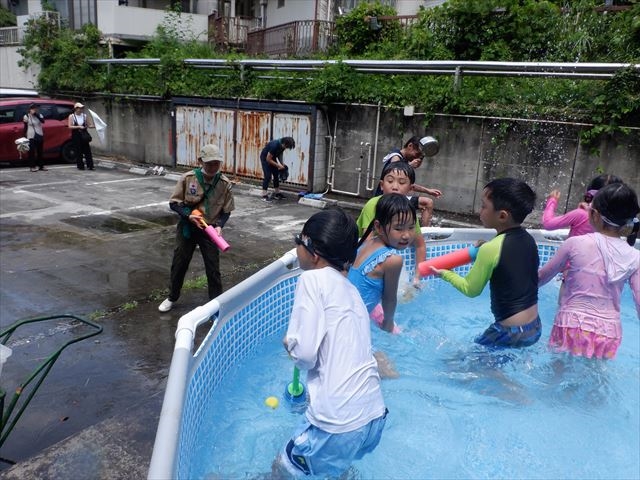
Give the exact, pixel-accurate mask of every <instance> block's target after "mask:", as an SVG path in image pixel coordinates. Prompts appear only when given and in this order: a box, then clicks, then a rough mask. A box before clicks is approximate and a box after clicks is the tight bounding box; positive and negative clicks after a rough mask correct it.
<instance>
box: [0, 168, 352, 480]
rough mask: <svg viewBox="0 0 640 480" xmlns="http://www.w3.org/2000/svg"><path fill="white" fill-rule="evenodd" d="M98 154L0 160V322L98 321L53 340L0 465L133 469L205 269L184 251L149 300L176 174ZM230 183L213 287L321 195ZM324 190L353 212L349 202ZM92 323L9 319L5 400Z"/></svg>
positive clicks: (282, 234) (37, 470) (170, 234)
mask: <svg viewBox="0 0 640 480" xmlns="http://www.w3.org/2000/svg"><path fill="white" fill-rule="evenodd" d="M97 160H98V161H97V165H98V168H97V169H96V170H95V171H79V170H77V169H76V168H75V166H73V165H53V166H50V167H49V171H47V172H37V173H31V172H29V170H28V168H26V167H18V168H3V169H0V246H1V249H0V330H4V329H6V328H7V327H8V326H9V325H11V324H13V323H14V322H16V321H17V320H20V319H25V318H33V317H43V316H59V315H62V314H71V315H74V316H78V317H81V318H83V319H86V320H90V321H92V322H94V323H95V324H98V325H100V326H102V328H103V329H104V331H103V332H102V333H101V334H99V335H97V336H94V337H92V338H89V339H87V340H83V341H80V342H77V343H73V344H71V345H69V346H68V347H67V348H66V349H65V350H64V351H63V352H62V353H61V355H60V357H59V359H58V360H57V362H56V363H55V365H54V366H53V368H52V369H51V371H50V373H49V374H48V376H47V377H46V379H45V380H44V381H43V383H42V385H41V386H40V388H39V389H38V391H37V393H35V395H34V397H33V399H32V400H31V402H30V403H29V405H28V406H27V408H26V409H25V411H24V414H23V415H22V417H21V418H19V420H18V421H17V422H16V424H15V428H14V429H13V430H12V431H11V433H10V435H9V436H8V437H7V439H6V442H5V443H4V445H3V446H2V448H1V449H0V457H1V458H2V460H0V478H2V479H24V478H52V479H53V478H56V479H58V478H87V479H88V478H92V479H93V478H99V479H103V478H104V479H106V478H127V479H130V478H145V477H146V474H147V469H148V463H149V460H150V458H151V450H152V447H153V441H154V438H155V431H156V427H157V421H158V416H159V413H160V409H161V404H162V399H163V394H164V387H165V382H166V378H167V374H168V369H169V364H170V361H171V354H172V350H173V343H174V336H173V335H174V331H175V327H176V324H177V321H178V319H179V318H180V316H182V315H183V314H185V313H187V312H188V311H190V310H192V309H193V308H195V307H196V306H198V305H200V304H202V303H205V302H206V301H207V298H206V288H205V287H204V286H203V285H202V284H197V283H195V282H193V280H194V279H197V278H198V277H200V276H202V275H203V274H204V268H203V264H202V259H201V258H200V256H199V253H198V252H196V254H195V255H194V259H193V261H192V263H191V267H190V271H189V273H188V275H187V285H189V281H190V280H191V281H192V282H191V283H195V284H194V285H190V286H186V287H185V290H184V291H183V296H182V297H181V298H180V300H179V302H178V303H177V304H176V306H175V307H174V309H173V310H172V311H171V312H169V313H166V314H161V313H160V312H158V310H157V307H158V304H159V303H160V302H161V301H162V300H163V299H164V298H165V294H166V284H167V281H168V276H169V268H170V263H171V256H172V251H173V245H174V231H175V223H176V220H177V217H176V216H175V214H174V213H173V212H171V211H170V210H169V208H168V198H169V196H170V194H171V192H172V189H173V187H174V185H175V180H176V179H177V174H176V173H175V172H174V173H173V174H172V173H169V175H164V176H159V175H148V174H146V173H148V172H147V170H146V169H144V168H136V167H132V166H130V165H123V164H117V163H113V162H110V161H108V159H100V158H98V159H97ZM234 188H235V201H236V210H235V211H234V212H233V214H232V216H231V219H230V221H229V223H228V225H227V228H225V238H226V239H227V241H228V242H229V243H230V244H231V246H232V248H231V249H230V250H229V251H228V252H226V253H224V254H221V271H222V276H223V284H224V286H225V288H229V287H231V286H233V285H234V284H236V283H238V282H240V281H242V280H243V279H244V278H246V277H248V276H250V275H251V274H253V273H255V272H256V271H258V270H259V269H260V268H262V267H264V266H265V265H267V264H268V263H270V262H271V261H273V260H274V259H276V258H278V257H280V256H281V255H282V254H283V253H284V252H286V251H288V250H290V249H291V248H293V246H294V244H293V241H292V239H293V235H294V234H295V233H298V232H299V231H300V229H301V228H302V225H303V223H304V222H305V221H306V220H307V218H309V217H310V216H311V215H312V214H313V213H315V212H317V211H318V210H317V208H318V207H320V206H322V205H319V204H318V202H317V201H313V202H308V204H301V203H299V202H298V196H297V195H296V194H295V193H294V192H290V193H288V195H287V198H286V199H285V200H281V201H274V202H273V203H265V202H263V201H262V200H261V199H260V196H259V195H260V190H259V189H257V188H255V187H254V186H252V185H249V184H242V183H239V184H237V185H236V186H235V187H234ZM329 203H333V204H338V205H341V206H343V207H345V208H348V209H351V211H353V212H354V214H356V213H357V211H358V209H359V207H360V205H359V204H358V203H353V201H352V200H348V201H343V200H340V199H330V200H329ZM91 331H93V330H92V328H91V327H88V326H78V324H77V323H76V322H73V321H71V319H69V318H54V319H51V320H48V321H46V322H38V323H33V324H29V325H26V326H24V327H21V329H20V330H18V331H17V332H16V334H14V335H13V336H12V337H11V338H10V339H9V341H8V342H7V345H8V346H10V347H12V348H13V355H12V356H11V357H10V358H9V359H8V361H7V362H6V364H5V365H4V368H3V370H2V378H1V379H0V388H2V389H4V390H5V391H7V398H6V403H5V408H6V406H7V404H8V403H9V401H10V400H11V397H12V396H13V392H14V391H15V389H16V387H18V386H19V385H20V384H21V383H22V382H24V381H25V380H26V379H27V378H29V376H30V374H31V373H32V372H33V371H34V370H35V369H36V368H37V367H38V366H39V365H40V364H41V363H42V362H44V361H45V360H46V359H47V357H48V356H50V355H51V354H52V353H54V352H55V351H56V350H57V349H58V348H60V346H62V345H63V344H64V343H65V342H68V341H70V340H72V339H74V338H78V336H80V335H84V334H85V333H89V332H91ZM202 333H204V332H202ZM36 381H37V379H36ZM32 390H33V388H32V384H30V386H28V387H27V388H25V390H24V393H23V395H22V396H21V397H20V398H21V399H22V400H24V399H25V398H26V397H27V395H28V394H29V392H30V391H32ZM11 462H15V465H13V464H12V463H11Z"/></svg>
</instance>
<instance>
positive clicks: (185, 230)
mask: <svg viewBox="0 0 640 480" xmlns="http://www.w3.org/2000/svg"><path fill="white" fill-rule="evenodd" d="M193 174H194V175H195V176H196V178H197V179H198V183H199V184H200V186H201V187H202V190H203V191H204V197H203V198H202V204H203V205H204V212H203V213H204V214H205V215H207V214H208V213H209V202H207V198H208V197H209V194H210V193H211V192H212V191H213V189H214V188H216V185H217V184H218V180H220V175H221V172H217V173H216V174H215V175H214V176H213V181H212V182H211V185H209V186H208V187H207V186H206V183H205V182H204V175H203V174H202V170H201V169H199V168H194V169H193ZM192 228H193V224H192V223H191V222H189V221H186V220H185V221H184V222H183V224H182V235H183V236H184V238H191V231H192Z"/></svg>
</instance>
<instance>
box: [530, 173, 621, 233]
mask: <svg viewBox="0 0 640 480" xmlns="http://www.w3.org/2000/svg"><path fill="white" fill-rule="evenodd" d="M610 183H622V180H621V179H620V178H618V177H616V176H615V175H606V174H605V175H600V176H598V177H596V178H594V179H593V180H591V182H589V185H588V186H587V191H586V193H585V195H584V203H582V202H581V203H580V204H579V205H578V208H576V209H574V210H571V211H569V212H567V213H565V214H564V215H558V216H556V208H558V200H559V199H560V190H552V191H551V193H550V194H549V196H548V197H547V205H546V207H545V208H544V213H543V214H542V226H543V227H544V228H545V229H546V230H557V229H559V228H569V236H570V237H576V236H578V235H584V234H585V233H591V232H593V228H592V227H591V224H590V223H589V212H588V210H587V207H588V206H589V204H590V203H591V200H593V197H594V196H595V194H596V193H597V192H598V190H600V189H601V188H602V187H604V186H605V185H609V184H610Z"/></svg>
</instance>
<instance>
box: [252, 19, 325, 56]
mask: <svg viewBox="0 0 640 480" xmlns="http://www.w3.org/2000/svg"><path fill="white" fill-rule="evenodd" d="M333 41H334V34H333V22H328V21H323V20H302V21H297V22H290V23H285V24H283V25H278V26H277V27H271V28H265V29H262V30H256V31H254V32H249V34H248V35H247V53H248V54H250V55H258V54H265V55H270V56H292V57H295V56H303V55H310V54H313V53H316V52H324V51H326V50H327V49H328V48H329V47H330V46H331V45H332V44H333Z"/></svg>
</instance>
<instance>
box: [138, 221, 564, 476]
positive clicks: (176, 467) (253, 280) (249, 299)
mask: <svg viewBox="0 0 640 480" xmlns="http://www.w3.org/2000/svg"><path fill="white" fill-rule="evenodd" d="M529 232H530V233H531V234H532V235H533V237H534V238H535V240H536V242H537V243H538V251H539V254H540V263H541V265H543V264H544V263H546V261H547V260H548V259H549V258H550V257H551V256H552V255H553V253H554V252H555V251H556V249H557V248H558V246H559V245H560V242H561V241H562V240H564V238H566V234H567V231H566V230H558V231H554V232H549V231H545V230H529ZM422 233H423V236H424V237H425V240H426V241H427V258H431V257H436V256H440V255H443V254H445V253H448V252H450V251H452V250H457V249H459V248H464V247H466V246H469V245H473V244H474V243H475V242H476V241H477V240H481V239H483V240H489V239H490V238H492V237H494V236H495V230H491V229H475V228H468V229H459V228H458V229H453V228H423V229H422ZM405 268H406V269H407V270H408V271H409V273H410V274H412V273H413V272H414V271H415V255H414V252H413V251H407V254H406V255H405ZM468 270H469V266H468V265H466V266H463V267H458V268H456V269H455V271H457V272H459V273H462V274H464V273H466V272H468ZM299 274H300V270H299V268H298V263H297V257H296V254H295V249H293V250H291V251H289V252H287V253H286V254H284V255H283V256H282V257H281V258H279V259H278V260H276V261H274V262H273V263H271V264H269V265H268V266H266V267H265V268H263V269H262V270H260V271H259V272H257V273H255V274H254V275H252V276H251V277H249V278H247V279H246V280H244V281H243V282H241V283H239V284H238V285H236V286H234V287H232V288H231V289H229V290H228V291H226V292H224V293H223V294H222V295H220V296H218V297H217V298H216V299H214V300H211V301H210V302H208V303H206V304H205V305H202V306H199V307H197V308H195V309H194V310H192V311H190V312H189V313H187V314H185V315H184V316H182V318H180V320H179V322H178V326H177V328H176V334H175V336H176V343H175V347H174V350H173V357H172V360H171V366H170V369H169V377H168V380H167V387H166V391H165V396H164V401H163V404H162V411H161V413H160V419H159V422H158V430H157V432H156V439H155V443H154V447H153V454H152V457H151V463H150V467H149V473H148V478H149V479H153V480H156V479H170V478H171V479H173V478H191V475H190V474H189V467H190V464H189V461H188V459H185V458H184V456H182V457H181V456H180V454H181V453H182V452H181V448H182V443H183V442H184V443H187V444H188V445H185V446H184V450H185V451H187V452H188V451H189V450H190V448H189V446H192V442H193V438H192V437H193V431H192V430H194V429H196V428H197V425H198V423H197V412H195V413H192V412H191V411H190V409H192V408H193V409H195V408H198V407H199V404H198V398H200V397H202V398H205V397H206V392H210V391H212V390H214V389H215V385H216V384H217V383H219V381H220V380H221V379H222V378H223V377H224V376H225V375H226V373H227V372H228V371H229V370H230V367H232V366H233V365H234V364H235V362H228V361H227V360H229V359H231V360H234V361H237V360H242V359H244V358H246V357H247V356H248V355H249V354H250V352H251V350H252V346H253V345H254V344H255V342H253V344H252V343H251V342H247V341H246V339H247V338H249V340H260V339H262V338H266V337H268V336H270V335H273V334H275V333H284V331H285V328H286V325H287V321H288V314H289V312H290V310H291V305H292V302H293V291H294V288H295V279H296V278H297V276H298V275H299ZM432 278H433V277H429V279H427V280H426V281H432V280H430V279H432ZM272 305H274V307H273V308H274V311H265V309H270V308H272ZM257 314H260V317H262V318H260V319H259V320H260V321H259V322H256V321H252V320H255V319H256V317H257ZM209 321H213V325H212V326H211V327H210V329H209V332H208V333H207V335H206V337H205V339H204V340H203V341H202V344H201V345H200V347H199V348H198V350H197V351H196V352H193V348H194V339H195V335H196V330H197V328H198V327H200V326H201V325H203V324H205V323H207V322H209ZM258 327H259V328H258ZM239 332H241V334H242V337H240V336H239V335H238V336H237V337H236V336H234V335H235V333H239ZM246 332H248V333H246ZM245 333H246V334H245ZM219 337H222V340H220V341H219V342H217V343H216V340H219ZM240 338H241V339H242V341H241V343H242V344H241V345H239V344H238V342H240ZM229 339H230V340H229ZM225 342H227V345H226V346H227V347H229V346H233V352H231V351H230V350H231V349H229V348H227V349H225V348H224V347H225V345H224V343H225ZM229 342H231V343H229ZM221 343H222V344H223V345H222V347H220V344H221ZM205 374H206V375H205ZM207 388H208V389H207ZM190 395H192V396H193V397H198V398H195V399H193V400H192V399H191V396H190ZM187 417H189V418H187ZM190 442H191V443H190Z"/></svg>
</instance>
